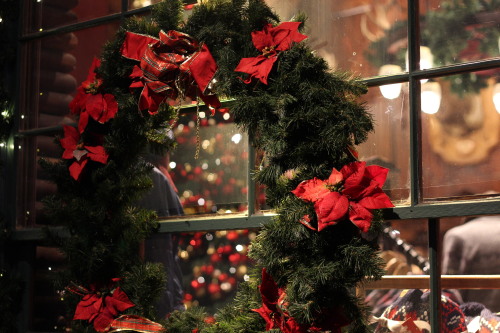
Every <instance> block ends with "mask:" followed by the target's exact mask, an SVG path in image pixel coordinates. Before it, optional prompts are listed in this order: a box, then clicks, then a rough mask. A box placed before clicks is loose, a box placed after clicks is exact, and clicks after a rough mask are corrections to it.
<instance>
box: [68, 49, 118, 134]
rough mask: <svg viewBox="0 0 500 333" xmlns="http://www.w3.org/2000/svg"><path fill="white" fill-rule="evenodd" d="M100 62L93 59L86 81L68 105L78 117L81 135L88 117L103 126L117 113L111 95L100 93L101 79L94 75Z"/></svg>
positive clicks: (113, 98)
mask: <svg viewBox="0 0 500 333" xmlns="http://www.w3.org/2000/svg"><path fill="white" fill-rule="evenodd" d="M99 66H100V61H99V59H97V58H94V61H93V62H92V65H91V66H90V69H89V74H88V76H87V80H86V81H84V82H83V83H82V84H81V86H80V87H78V92H77V95H76V96H75V98H74V99H73V100H72V101H71V103H70V104H69V108H70V110H71V112H72V113H73V114H74V115H77V116H79V122H78V130H79V131H80V133H82V132H83V131H84V130H85V128H86V127H87V124H88V121H89V116H90V117H92V118H93V119H94V120H95V121H98V122H99V123H101V124H104V123H105V122H107V121H108V120H110V119H112V118H113V117H114V116H115V114H116V112H118V103H117V102H116V99H115V97H114V96H113V95H112V94H106V93H102V91H101V90H102V87H101V85H102V79H101V78H99V77H98V76H97V74H96V70H97V68H98V67H99Z"/></svg>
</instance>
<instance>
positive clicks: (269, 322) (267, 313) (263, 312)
mask: <svg viewBox="0 0 500 333" xmlns="http://www.w3.org/2000/svg"><path fill="white" fill-rule="evenodd" d="M252 311H255V312H257V313H258V314H259V315H260V316H261V317H262V319H264V321H265V322H266V331H269V330H271V329H273V328H276V325H275V320H274V318H275V313H274V312H273V311H271V310H270V309H269V308H268V307H267V306H265V305H264V304H263V305H262V306H261V307H260V308H258V309H252Z"/></svg>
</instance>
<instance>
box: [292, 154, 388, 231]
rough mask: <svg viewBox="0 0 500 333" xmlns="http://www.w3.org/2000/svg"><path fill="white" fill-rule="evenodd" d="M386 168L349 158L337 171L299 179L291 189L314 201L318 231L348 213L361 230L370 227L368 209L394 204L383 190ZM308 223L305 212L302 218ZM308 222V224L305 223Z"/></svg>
mask: <svg viewBox="0 0 500 333" xmlns="http://www.w3.org/2000/svg"><path fill="white" fill-rule="evenodd" d="M388 171H389V170H388V169H386V168H383V167H380V166H377V165H370V166H367V165H366V162H352V163H349V164H347V165H345V166H344V167H343V168H342V169H341V170H340V171H337V170H336V169H335V168H334V169H333V170H332V173H331V174H330V177H329V178H328V179H327V180H321V179H318V178H313V179H310V180H306V181H303V182H302V183H300V184H299V185H298V186H297V188H296V189H295V190H293V191H292V193H293V194H295V195H296V196H297V197H299V198H301V199H303V200H305V201H308V202H312V203H314V209H315V211H316V215H317V217H318V231H321V230H323V229H324V228H325V227H327V226H329V225H334V224H336V223H337V222H338V221H340V220H342V219H344V218H346V217H348V218H349V220H351V221H352V222H353V223H354V224H355V225H356V226H357V227H358V228H359V229H361V231H363V232H366V231H368V229H369V228H370V225H371V221H372V219H373V214H372V213H371V210H373V209H380V208H388V207H394V205H393V204H392V203H391V200H390V199H389V197H388V196H387V195H386V194H385V193H384V191H382V186H383V185H384V183H385V180H386V178H387V173H388ZM302 220H304V221H305V222H307V224H306V223H304V222H301V223H303V224H305V225H306V226H308V227H310V224H309V222H310V220H309V217H308V216H304V218H303V219H302ZM308 224H309V225H308Z"/></svg>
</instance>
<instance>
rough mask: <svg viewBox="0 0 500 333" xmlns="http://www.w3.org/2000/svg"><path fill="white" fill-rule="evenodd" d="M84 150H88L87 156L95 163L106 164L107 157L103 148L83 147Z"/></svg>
mask: <svg viewBox="0 0 500 333" xmlns="http://www.w3.org/2000/svg"><path fill="white" fill-rule="evenodd" d="M85 149H87V150H88V154H87V156H88V157H89V158H90V159H91V160H92V161H95V162H99V163H102V164H106V163H107V162H108V157H109V155H108V154H107V153H106V150H105V149H104V147H103V146H95V147H92V146H85Z"/></svg>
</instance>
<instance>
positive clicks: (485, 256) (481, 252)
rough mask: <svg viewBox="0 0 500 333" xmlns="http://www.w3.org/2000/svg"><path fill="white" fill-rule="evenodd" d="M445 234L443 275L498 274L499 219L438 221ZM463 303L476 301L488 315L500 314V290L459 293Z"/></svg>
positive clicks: (464, 291)
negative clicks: (487, 310) (486, 310)
mask: <svg viewBox="0 0 500 333" xmlns="http://www.w3.org/2000/svg"><path fill="white" fill-rule="evenodd" d="M441 232H442V234H444V237H443V240H442V244H443V259H442V260H443V261H442V274H450V275H455V274H459V275H496V274H500V266H499V265H498V263H497V261H498V259H497V258H500V249H499V248H498V246H497V240H498V238H499V237H500V216H498V215H497V216H480V217H458V218H453V219H452V218H448V219H443V221H441ZM459 293H460V296H461V299H462V301H463V302H464V303H465V302H479V303H481V304H483V305H484V306H485V307H486V308H487V309H489V310H490V311H491V312H498V311H500V290H489V289H481V290H468V289H461V290H459Z"/></svg>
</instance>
